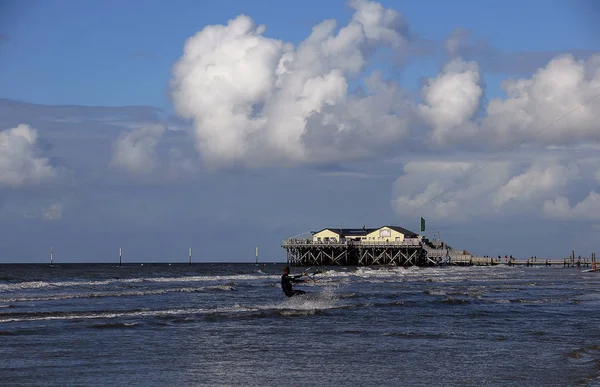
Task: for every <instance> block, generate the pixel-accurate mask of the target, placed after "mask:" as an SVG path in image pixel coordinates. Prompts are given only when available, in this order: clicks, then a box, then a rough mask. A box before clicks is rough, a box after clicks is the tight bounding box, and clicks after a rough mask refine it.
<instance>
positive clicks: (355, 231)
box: [311, 227, 377, 236]
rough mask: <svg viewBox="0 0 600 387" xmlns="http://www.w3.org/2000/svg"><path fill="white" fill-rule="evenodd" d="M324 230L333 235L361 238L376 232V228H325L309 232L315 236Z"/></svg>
mask: <svg viewBox="0 0 600 387" xmlns="http://www.w3.org/2000/svg"><path fill="white" fill-rule="evenodd" d="M325 230H330V231H333V232H335V233H337V234H338V235H344V236H363V235H367V234H369V233H371V232H373V231H375V230H377V229H376V228H339V227H337V228H336V227H326V228H324V229H321V230H319V231H311V233H312V234H313V235H314V234H317V233H320V232H321V231H325Z"/></svg>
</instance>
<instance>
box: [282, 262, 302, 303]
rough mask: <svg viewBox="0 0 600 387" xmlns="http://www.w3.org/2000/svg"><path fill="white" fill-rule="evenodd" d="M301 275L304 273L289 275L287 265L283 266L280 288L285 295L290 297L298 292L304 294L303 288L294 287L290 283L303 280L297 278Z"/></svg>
mask: <svg viewBox="0 0 600 387" xmlns="http://www.w3.org/2000/svg"><path fill="white" fill-rule="evenodd" d="M303 275H305V273H302V274H298V275H290V268H289V266H286V267H284V268H283V275H282V276H281V289H282V290H283V293H284V294H285V295H286V296H288V297H292V296H295V295H298V294H306V292H305V291H304V290H296V289H294V285H293V284H292V283H298V282H304V280H300V279H298V278H300V277H302V276H303Z"/></svg>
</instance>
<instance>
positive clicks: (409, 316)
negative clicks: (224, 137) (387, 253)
mask: <svg viewBox="0 0 600 387" xmlns="http://www.w3.org/2000/svg"><path fill="white" fill-rule="evenodd" d="M282 267H283V265H281V264H277V265H274V264H267V265H266V266H265V265H263V264H260V265H258V266H256V265H253V264H252V265H250V264H231V265H228V264H196V265H193V266H187V265H158V264H156V265H152V264H145V265H143V266H141V265H139V264H138V265H126V266H123V267H117V266H115V265H84V264H72V265H57V266H56V267H53V268H50V267H47V266H43V265H0V342H1V344H2V345H0V359H1V360H2V361H1V362H0V384H2V385H85V386H91V385H98V386H112V385H119V386H125V385H143V386H164V385H171V386H181V385H193V386H198V385H211V386H214V385H235V386H238V385H255V386H265V385H280V384H284V385H296V384H299V385H319V386H321V385H323V386H337V385H361V386H362V385H378V386H381V385H390V386H397V385H403V386H418V385H427V386H431V385H442V386H447V385H461V386H463V385H472V386H482V385H502V386H509V385H515V386H570V385H600V379H599V375H600V374H599V371H600V368H599V367H600V324H599V322H600V292H599V291H600V286H599V284H600V273H584V272H580V271H578V270H577V269H572V268H562V267H551V268H545V267H544V268H542V267H540V268H525V267H510V268H509V267H452V268H450V267H444V268H408V269H404V268H391V267H379V268H354V267H352V268H340V267H335V268H324V269H326V271H325V272H324V273H322V274H317V275H316V277H315V279H316V282H314V281H310V282H306V283H304V284H302V285H301V288H302V289H304V290H306V291H307V292H308V293H309V294H307V295H306V296H302V297H295V298H291V299H288V298H286V297H284V296H283V293H282V292H281V289H280V285H279V280H280V275H281V272H282ZM322 269H323V268H322ZM300 270H301V269H298V270H296V271H300Z"/></svg>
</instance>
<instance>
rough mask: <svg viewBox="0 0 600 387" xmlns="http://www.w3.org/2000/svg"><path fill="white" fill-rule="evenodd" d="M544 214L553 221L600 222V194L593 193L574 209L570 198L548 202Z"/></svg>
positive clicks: (559, 198)
mask: <svg viewBox="0 0 600 387" xmlns="http://www.w3.org/2000/svg"><path fill="white" fill-rule="evenodd" d="M543 214H544V215H545V216H547V217H548V218H550V219H553V220H596V221H597V220H600V194H599V193H597V192H596V191H591V192H590V193H589V195H588V196H586V197H585V198H584V199H583V200H581V201H580V202H578V203H576V204H575V205H574V206H572V207H571V204H570V200H569V198H567V197H564V196H559V197H557V198H556V199H554V200H546V201H545V202H544V205H543Z"/></svg>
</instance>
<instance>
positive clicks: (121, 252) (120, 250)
mask: <svg viewBox="0 0 600 387" xmlns="http://www.w3.org/2000/svg"><path fill="white" fill-rule="evenodd" d="M122 264H123V248H121V247H119V266H121V265H122Z"/></svg>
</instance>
